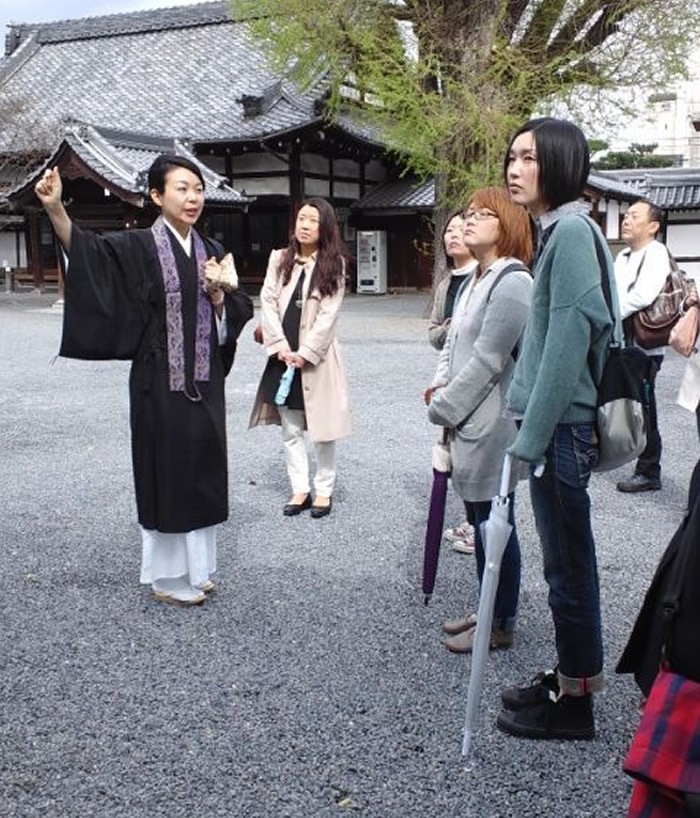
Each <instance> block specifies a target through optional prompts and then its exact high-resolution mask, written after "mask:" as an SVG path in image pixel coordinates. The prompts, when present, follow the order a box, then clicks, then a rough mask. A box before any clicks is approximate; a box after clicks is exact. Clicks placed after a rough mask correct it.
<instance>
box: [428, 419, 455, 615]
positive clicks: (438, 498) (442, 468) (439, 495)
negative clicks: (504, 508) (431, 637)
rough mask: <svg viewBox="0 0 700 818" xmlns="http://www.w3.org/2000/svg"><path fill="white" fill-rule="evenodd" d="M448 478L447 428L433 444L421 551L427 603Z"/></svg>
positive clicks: (448, 449) (432, 578) (441, 525)
mask: <svg viewBox="0 0 700 818" xmlns="http://www.w3.org/2000/svg"><path fill="white" fill-rule="evenodd" d="M449 479H450V447H449V444H448V442H447V429H445V430H444V431H443V436H442V442H441V443H436V444H435V445H434V446H433V488H432V491H431V492H430V508H429V510H428V524H427V526H426V529H425V550H424V553H423V595H424V601H425V604H426V605H427V604H428V602H430V597H431V595H432V593H433V589H434V588H435V576H436V574H437V566H438V559H439V558H440V544H441V543H442V529H443V526H444V524H445V503H446V501H447V484H448V482H449Z"/></svg>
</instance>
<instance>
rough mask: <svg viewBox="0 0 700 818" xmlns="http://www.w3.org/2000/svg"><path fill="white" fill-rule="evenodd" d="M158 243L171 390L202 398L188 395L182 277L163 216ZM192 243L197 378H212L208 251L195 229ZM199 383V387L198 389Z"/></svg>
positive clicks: (157, 226) (158, 223) (155, 232)
mask: <svg viewBox="0 0 700 818" xmlns="http://www.w3.org/2000/svg"><path fill="white" fill-rule="evenodd" d="M151 232H152V233H153V239H154V241H155V243H156V251H157V253H158V260H159V261H160V269H161V272H162V274H163V286H164V287H165V325H166V334H167V338H168V371H169V374H170V391H171V392H184V393H185V395H187V397H188V398H190V400H201V396H200V395H199V393H197V395H196V396H195V397H193V396H191V395H188V394H187V391H186V389H185V342H184V336H183V330H182V293H181V292H180V278H179V276H178V273H177V264H176V262H175V254H174V253H173V248H172V245H171V244H170V236H169V235H168V227H167V226H166V224H165V222H164V221H163V217H162V216H158V218H157V219H156V220H155V222H154V223H153V226H152V227H151ZM192 246H193V248H194V257H195V260H196V262H197V276H198V278H199V287H198V288H197V326H196V330H195V347H194V379H195V381H208V380H209V356H210V352H211V348H210V343H211V309H212V307H211V301H210V300H209V298H208V297H207V295H206V293H205V291H204V263H205V261H206V260H207V253H206V249H205V247H204V242H203V241H202V239H201V237H200V235H199V233H197V231H196V230H194V228H193V229H192ZM196 388H197V387H196V385H195V389H196Z"/></svg>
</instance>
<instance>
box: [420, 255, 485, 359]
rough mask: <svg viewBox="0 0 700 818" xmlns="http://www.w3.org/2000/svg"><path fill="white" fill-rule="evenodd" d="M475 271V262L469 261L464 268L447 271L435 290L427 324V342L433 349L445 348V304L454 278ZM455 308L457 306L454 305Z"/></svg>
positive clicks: (448, 321) (447, 320)
mask: <svg viewBox="0 0 700 818" xmlns="http://www.w3.org/2000/svg"><path fill="white" fill-rule="evenodd" d="M475 269H476V262H475V261H470V262H469V264H467V265H465V266H464V267H460V268H459V269H457V270H449V271H448V273H447V275H446V276H444V278H443V279H442V280H441V281H440V283H439V284H438V285H437V287H436V288H435V295H434V296H433V309H432V310H431V312H430V322H429V324H428V340H429V341H430V343H431V345H432V346H434V347H435V349H442V348H443V347H444V346H445V339H446V338H447V331H448V330H449V328H450V320H451V319H449V318H445V304H446V302H447V291H448V290H449V288H450V282H451V281H452V279H453V278H454V276H461V275H466V276H470V275H471V274H472V273H473V272H474V270H475ZM455 306H457V305H456V304H455Z"/></svg>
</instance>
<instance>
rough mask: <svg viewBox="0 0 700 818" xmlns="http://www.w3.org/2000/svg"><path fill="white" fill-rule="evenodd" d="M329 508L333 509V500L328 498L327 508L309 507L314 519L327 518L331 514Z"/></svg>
mask: <svg viewBox="0 0 700 818" xmlns="http://www.w3.org/2000/svg"><path fill="white" fill-rule="evenodd" d="M331 508H333V498H332V497H329V498H328V505H327V506H317V505H313V506H311V516H312V517H314V518H315V519H318V518H319V517H327V516H328V515H329V514H330V513H331Z"/></svg>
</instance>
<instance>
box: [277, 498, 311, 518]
mask: <svg viewBox="0 0 700 818" xmlns="http://www.w3.org/2000/svg"><path fill="white" fill-rule="evenodd" d="M307 508H311V495H310V494H307V495H306V499H305V500H304V502H303V503H287V505H286V506H285V507H284V509H283V510H282V513H283V514H284V516H285V517H296V515H297V514H301V512H302V511H306V509H307ZM312 513H313V512H312Z"/></svg>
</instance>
